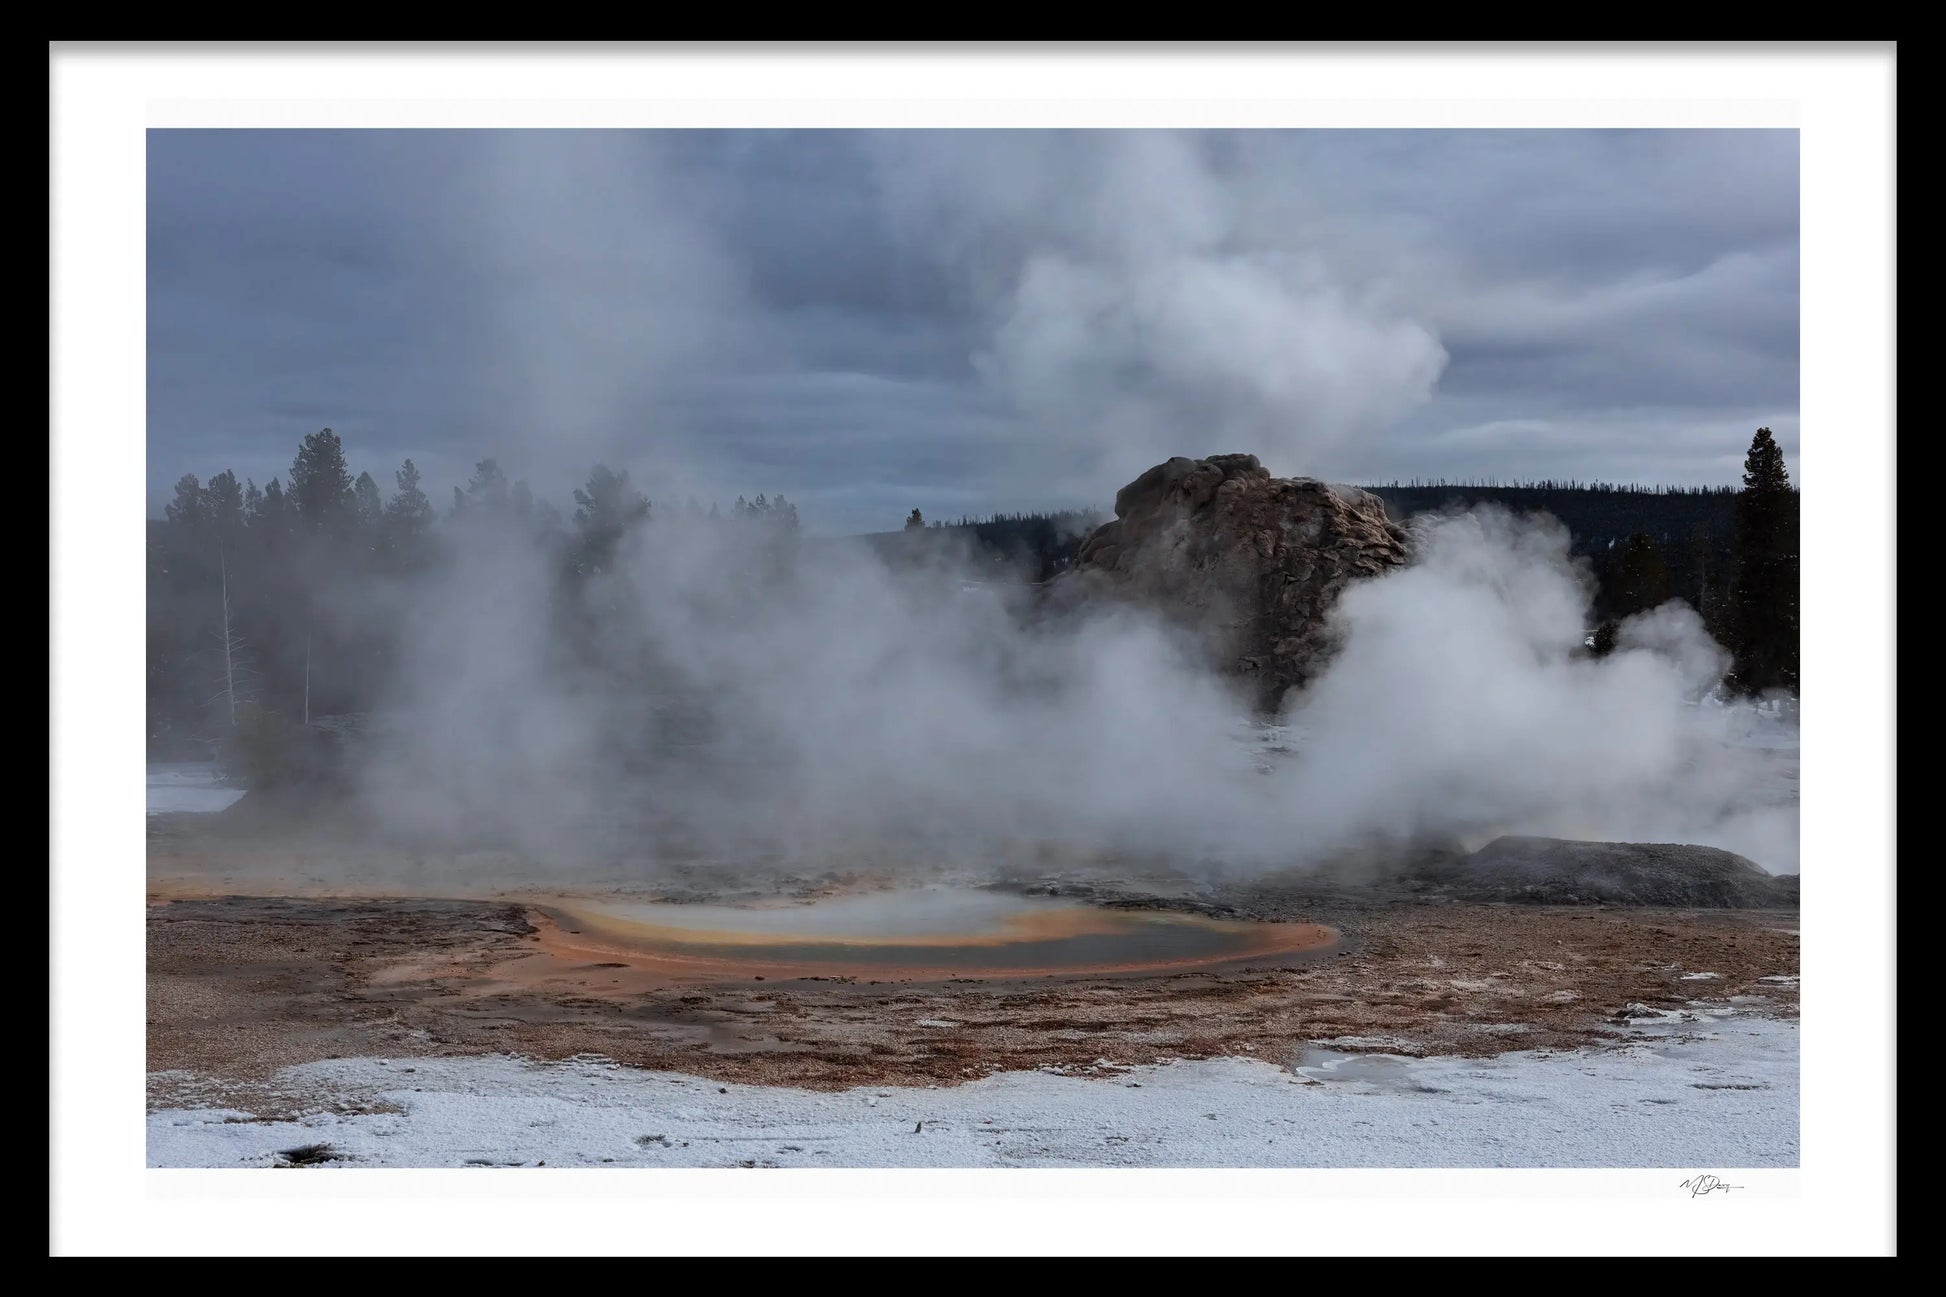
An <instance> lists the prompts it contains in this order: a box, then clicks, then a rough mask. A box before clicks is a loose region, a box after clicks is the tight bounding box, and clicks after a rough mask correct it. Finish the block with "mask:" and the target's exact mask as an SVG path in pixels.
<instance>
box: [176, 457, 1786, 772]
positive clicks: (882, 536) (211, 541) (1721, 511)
mask: <svg viewBox="0 0 1946 1297" xmlns="http://www.w3.org/2000/svg"><path fill="white" fill-rule="evenodd" d="M391 477H392V483H393V487H392V490H391V491H390V493H389V495H388V493H387V492H386V491H384V490H383V489H381V487H380V486H379V484H378V482H377V480H376V479H375V478H373V476H372V475H371V474H370V473H369V472H360V473H358V474H356V475H354V474H353V473H352V471H351V468H350V465H349V464H348V462H347V460H346V456H345V450H344V446H343V443H342V442H341V440H340V439H339V437H338V435H337V434H336V433H334V432H333V431H331V430H330V429H328V428H327V429H324V430H321V431H319V432H316V433H313V434H311V435H310V436H308V437H305V438H304V439H303V441H302V442H301V443H300V444H299V446H298V448H297V453H296V455H295V457H294V458H293V460H292V463H291V468H290V471H289V473H288V475H287V476H285V477H283V478H281V479H280V478H276V477H273V478H272V479H271V480H270V481H269V482H267V483H265V484H264V485H262V486H261V487H259V486H258V484H257V483H256V482H254V481H249V480H245V481H239V480H238V478H237V476H236V474H235V473H234V472H231V471H228V470H225V471H223V472H219V473H217V474H216V475H214V476H213V477H211V478H209V479H208V480H207V481H204V480H201V479H199V478H197V477H195V476H193V475H185V476H184V477H183V478H182V479H181V480H179V481H178V482H177V483H176V486H175V491H174V496H173V499H171V500H170V502H169V503H168V505H167V507H166V508H165V509H164V517H163V518H161V519H159V520H155V521H152V522H151V523H150V525H149V544H148V581H147V589H148V627H147V633H148V686H149V688H148V732H149V736H150V751H151V754H152V755H154V756H157V757H171V756H178V757H186V756H194V755H205V754H207V753H208V752H209V751H210V750H211V748H212V746H213V745H215V744H218V743H220V742H223V741H225V740H227V739H232V738H234V737H236V736H237V735H239V734H244V735H254V734H258V733H261V732H262V731H264V730H265V728H266V727H267V726H305V725H313V724H316V723H317V722H319V721H320V720H321V719H322V718H328V717H336V716H343V715H345V714H347V713H359V712H364V711H367V710H370V709H372V708H374V707H375V706H378V705H380V703H381V702H382V701H383V694H384V690H385V688H386V686H387V683H388V681H389V679H390V669H391V667H392V665H393V663H394V659H395V656H396V652H397V648H398V644H399V641H400V637H401V636H402V635H403V634H405V633H407V629H408V628H409V626H410V624H411V620H412V618H413V617H415V616H418V615H421V614H420V613H419V611H418V610H416V609H415V607H414V601H415V600H416V598H417V597H418V596H419V594H421V593H422V592H423V591H424V590H425V589H426V588H427V587H426V586H425V585H424V584H423V582H421V581H420V580H419V578H420V577H422V576H423V575H425V574H427V573H429V572H432V571H433V570H435V569H437V568H438V567H439V566H440V565H441V564H444V563H448V562H451V561H452V559H453V558H454V557H455V555H456V554H458V553H460V552H462V551H464V550H467V549H478V548H481V547H484V546H488V545H493V544H505V543H512V544H515V545H518V546H520V547H522V548H523V550H524V551H525V552H527V553H530V554H533V555H536V556H538V559H539V561H540V562H541V563H542V565H543V566H544V568H545V569H546V570H547V571H548V573H549V574H550V580H551V582H552V588H553V589H554V591H555V597H556V600H557V604H558V608H557V611H558V612H559V614H560V621H561V623H562V625H563V626H564V627H566V628H569V629H568V631H567V632H564V634H566V635H567V636H568V638H570V639H572V638H573V635H572V632H573V630H574V628H577V627H578V628H580V629H581V631H582V632H583V633H582V636H581V638H582V641H583V642H584V643H592V642H594V640H595V638H596V637H595V635H594V634H593V632H592V630H591V629H590V627H591V626H592V625H593V624H594V621H595V620H598V618H599V616H600V615H601V613H600V610H591V609H590V608H588V607H586V606H585V605H584V603H583V601H582V595H583V594H584V592H585V591H586V590H588V589H589V588H591V587H592V584H593V581H594V578H595V577H597V576H598V575H600V574H601V573H604V572H607V571H610V570H612V569H614V568H615V566H616V565H617V564H618V562H620V560H621V556H622V554H623V553H624V546H625V541H626V540H627V538H628V537H629V535H630V533H631V532H633V531H634V530H636V529H637V528H640V527H643V526H644V525H646V524H648V523H649V521H650V519H651V516H652V508H651V505H650V502H649V500H648V498H647V496H646V495H644V494H643V493H642V492H641V491H640V490H638V489H637V488H636V487H635V486H634V485H633V484H631V483H630V481H629V478H628V474H627V472H626V471H622V470H617V469H613V468H611V467H609V466H607V465H605V464H597V465H596V466H595V467H594V468H593V469H592V470H591V471H590V473H589V475H588V479H587V481H586V482H585V483H583V484H582V485H581V486H580V487H577V488H576V489H575V490H574V491H573V494H572V497H571V499H570V501H568V507H567V508H566V509H559V508H556V507H555V506H554V505H553V504H551V503H550V502H548V501H546V500H542V499H539V498H537V497H536V496H535V495H534V493H533V492H532V491H531V490H530V489H529V487H528V485H527V483H526V482H525V481H522V480H515V479H510V478H509V477H508V476H507V474H506V473H505V472H504V471H503V470H502V469H501V467H500V466H499V464H498V463H496V462H495V461H494V460H492V459H484V460H481V461H479V462H478V463H476V464H475V465H474V468H473V472H472V475H471V476H470V477H469V478H468V480H467V481H466V483H465V484H464V485H462V486H456V487H454V488H452V495H451V499H450V502H449V503H448V505H447V507H446V508H444V509H443V510H442V509H440V508H439V507H437V506H436V505H435V504H434V503H433V500H432V499H431V497H430V496H429V495H428V494H427V492H426V490H425V488H424V484H423V479H422V476H421V474H420V471H419V469H418V468H417V466H416V465H415V464H414V463H413V462H412V461H411V460H409V459H408V460H406V461H405V462H404V463H402V464H401V465H400V466H399V467H398V469H397V470H396V471H395V472H393V473H392V475H391ZM1370 489H1372V490H1374V492H1375V493H1376V494H1377V495H1379V496H1380V497H1381V498H1382V499H1384V500H1385V502H1386V505H1387V508H1388V509H1389V510H1390V511H1391V512H1392V513H1393V514H1394V516H1395V517H1399V518H1401V519H1404V518H1409V517H1410V516H1412V515H1413V514H1415V513H1421V512H1424V511H1427V510H1436V509H1441V508H1447V507H1451V506H1453V505H1462V506H1463V505H1472V504H1478V503H1484V502H1491V503H1495V504H1499V505H1502V506H1505V507H1507V508H1510V509H1513V510H1515V511H1544V512H1547V513H1550V514H1552V515H1554V516H1555V517H1556V518H1558V519H1559V520H1560V521H1561V522H1562V523H1563V524H1564V525H1565V526H1566V527H1567V528H1568V530H1569V533H1570V535H1571V537H1572V542H1571V543H1572V547H1573V552H1574V553H1575V555H1576V556H1577V557H1579V558H1581V559H1583V560H1585V561H1586V562H1587V564H1588V566H1589V569H1590V571H1591V573H1592V575H1593V577H1594V581H1595V611H1596V616H1597V618H1598V619H1599V624H1598V627H1597V629H1596V634H1595V638H1596V648H1597V651H1601V650H1602V649H1603V648H1605V647H1606V646H1607V645H1608V644H1612V642H1613V638H1614V630H1615V626H1616V624H1617V623H1619V621H1620V620H1622V619H1623V618H1625V617H1627V616H1629V615H1631V614H1632V613H1635V612H1640V611H1642V610H1644V609H1646V608H1651V607H1655V606H1657V605H1659V604H1661V603H1663V602H1665V601H1667V600H1668V599H1670V598H1679V599H1683V600H1685V601H1686V602H1688V603H1689V604H1690V605H1691V606H1692V607H1694V608H1696V609H1697V611H1698V612H1699V613H1701V614H1702V616H1703V618H1704V620H1705V622H1706V624H1707V625H1708V627H1709V629H1710V631H1711V633H1712V634H1713V635H1714V636H1715V637H1716V638H1717V639H1718V640H1719V642H1721V643H1723V644H1725V645H1726V646H1727V647H1729V648H1730V650H1731V651H1732V654H1733V656H1734V660H1735V665H1734V668H1733V672H1732V675H1731V678H1730V683H1731V684H1732V685H1734V686H1736V687H1738V688H1741V689H1744V690H1747V691H1750V692H1753V693H1754V692H1760V691H1763V690H1768V689H1780V688H1781V689H1789V690H1793V691H1794V690H1795V689H1796V687H1797V635H1798V627H1797V580H1798V569H1797V537H1798V496H1797V491H1796V490H1795V488H1793V487H1792V486H1791V484H1790V478H1789V474H1788V471H1787V469H1786V467H1785V464H1784V460H1783V453H1782V451H1781V449H1779V448H1778V446H1777V445H1776V442H1775V440H1774V438H1773V437H1772V436H1771V433H1770V431H1769V429H1759V430H1758V432H1757V434H1756V437H1755V438H1754V439H1753V441H1752V443H1751V446H1750V450H1749V454H1748V456H1747V458H1746V461H1745V470H1744V477H1743V485H1742V488H1741V489H1740V490H1738V489H1733V488H1634V487H1623V486H1617V485H1614V484H1607V483H1585V484H1584V483H1580V482H1562V481H1537V482H1525V483H1510V484H1504V485H1503V484H1497V483H1492V482H1469V483H1453V482H1408V483H1405V484H1400V483H1393V484H1391V485H1388V486H1379V487H1375V488H1370ZM654 516H656V517H666V518H672V519H677V520H686V521H689V522H693V523H698V524H701V525H706V526H723V527H730V528H736V529H737V534H738V535H750V536H757V537H762V538H764V540H763V543H764V544H765V545H771V544H773V543H774V542H783V541H788V542H789V543H790V544H791V545H792V547H793V549H796V548H799V546H798V544H797V541H796V537H797V535H798V517H797V509H796V506H795V505H793V504H792V503H791V502H790V501H788V500H787V499H785V498H784V497H783V496H782V495H766V494H760V495H757V496H754V497H751V498H745V497H738V498H737V500H736V501H735V502H734V503H733V504H732V505H731V507H730V509H729V510H728V511H720V510H719V509H718V507H717V506H716V505H715V504H711V505H709V506H708V507H707V508H704V507H703V506H701V505H700V504H699V503H698V502H696V501H695V500H693V499H691V500H687V501H684V502H682V503H680V504H675V505H672V506H669V507H667V508H666V509H663V510H662V511H660V512H656V513H655V514H654ZM1101 521H1103V515H1102V514H1100V513H1098V512H1096V511H1092V510H1065V511H1059V512H1053V513H995V514H992V515H989V516H988V517H986V518H982V519H973V518H966V517H962V518H960V519H958V520H956V521H953V522H943V521H932V522H929V521H927V520H926V519H925V518H924V517H923V515H922V514H921V513H920V511H919V510H917V509H914V510H912V511H911V513H910V514H909V515H908V516H907V518H906V519H905V526H904V527H903V528H902V529H900V530H898V531H891V532H884V533H878V534H875V535H870V536H866V537H863V538H861V540H862V543H865V544H867V545H869V546H871V547H872V548H873V549H874V550H876V552H878V553H879V554H880V555H881V556H882V557H884V558H886V559H887V560H888V561H891V562H894V563H909V562H913V561H922V562H931V561H934V560H937V561H938V562H939V563H940V564H942V565H949V566H951V567H952V568H953V570H954V571H956V572H961V573H964V572H967V571H969V570H970V571H971V572H973V573H974V574H985V575H987V576H989V577H990V578H991V579H997V580H1027V581H1046V580H1049V579H1051V578H1052V577H1054V576H1056V575H1058V574H1059V573H1060V572H1062V571H1064V570H1066V569H1067V567H1068V566H1069V565H1070V564H1071V563H1072V562H1073V559H1074V556H1075V554H1076V552H1077V551H1078V550H1079V548H1080V545H1081V542H1082V540H1083V539H1085V537H1086V536H1087V534H1088V533H1089V532H1090V531H1091V530H1092V529H1093V528H1094V527H1095V526H1096V525H1098V524H1099V523H1100V522H1101ZM822 543H825V544H831V543H845V544H855V543H860V542H859V541H844V542H835V541H834V542H822ZM814 552H815V551H812V553H814Z"/></svg>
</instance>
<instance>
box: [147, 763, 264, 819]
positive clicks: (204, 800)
mask: <svg viewBox="0 0 1946 1297" xmlns="http://www.w3.org/2000/svg"><path fill="white" fill-rule="evenodd" d="M242 796H243V789H241V788H232V787H229V786H228V785H226V784H225V783H224V782H223V777H222V776H221V775H219V774H218V773H217V772H216V767H215V766H214V765H212V764H210V763H207V762H201V761H162V762H155V763H152V764H151V765H150V766H149V803H148V805H149V809H148V813H149V814H150V815H163V814H181V813H184V812H197V813H208V812H211V811H220V810H225V809H227V808H228V807H230V806H233V805H235V804H236V802H237V801H238V799H240V798H241V797H242Z"/></svg>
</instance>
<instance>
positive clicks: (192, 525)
mask: <svg viewBox="0 0 1946 1297" xmlns="http://www.w3.org/2000/svg"><path fill="white" fill-rule="evenodd" d="M162 513H163V516H164V517H166V518H168V520H169V522H170V524H171V525H172V526H174V527H177V528H179V529H181V530H183V531H191V530H194V529H196V528H199V527H201V526H202V524H203V484H202V483H201V482H199V481H197V480H196V475H195V474H194V473H184V474H183V475H182V476H181V477H179V478H177V479H176V498H175V499H174V500H172V501H170V502H169V503H168V504H166V505H164V506H163V507H162Z"/></svg>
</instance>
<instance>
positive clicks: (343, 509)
mask: <svg viewBox="0 0 1946 1297" xmlns="http://www.w3.org/2000/svg"><path fill="white" fill-rule="evenodd" d="M290 501H291V508H292V509H293V510H294V511H295V512H296V514H297V517H298V520H299V521H300V522H302V523H303V524H304V526H305V528H306V529H308V530H310V531H324V530H327V529H330V528H333V527H335V526H337V525H339V524H341V523H342V522H343V521H344V520H345V519H346V517H347V516H348V515H349V514H350V512H351V506H352V488H351V470H350V469H349V468H347V467H346V466H345V448H344V444H343V443H342V442H340V441H339V440H338V434H337V433H335V432H333V431H331V429H329V428H325V429H322V430H320V431H318V432H314V433H312V434H311V435H310V436H308V437H306V438H305V439H304V440H303V441H302V442H300V443H299V444H298V447H297V458H296V459H294V460H292V461H291V486H290Z"/></svg>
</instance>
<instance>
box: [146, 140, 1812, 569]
mask: <svg viewBox="0 0 1946 1297" xmlns="http://www.w3.org/2000/svg"><path fill="white" fill-rule="evenodd" d="M1797 189H1798V157H1797V138H1796V134H1795V132H1790V131H1702V130H1680V131H1590V132H1583V131H1555V130H1510V131H1372V130H1360V131H1264V132H1136V131H1045V132H1040V131H1033V132H1023V131H689V132H685V131H572V132H553V131H309V130H307V131H234V130H228V131H152V132H150V135H149V246H148V253H149V272H148V310H149V441H148V450H149V472H148V481H149V496H150V498H149V507H150V510H151V512H152V513H159V511H160V508H161V504H162V502H163V500H165V499H166V498H167V497H168V494H169V492H170V488H171V485H172V484H173V483H174V481H175V479H176V478H177V477H179V476H181V475H182V474H183V473H195V474H197V475H198V476H201V477H205V478H206V477H208V476H209V475H210V474H212V473H214V472H218V471H220V470H222V469H224V468H234V469H235V470H236V471H237V473H238V474H239V476H248V477H252V478H255V479H256V480H257V481H258V482H259V483H262V482H264V481H267V480H268V479H269V478H270V477H271V476H273V475H281V474H284V473H287V472H288V469H289V464H290V459H291V455H292V453H293V451H294V450H295V448H296V444H297V441H298V439H299V438H300V437H302V436H303V435H304V434H306V433H309V432H314V431H316V430H317V429H318V428H321V427H327V426H328V427H331V428H334V429H336V430H337V431H338V432H339V433H340V434H341V435H342V436H343V437H344V439H345V442H346V446H347V449H348V451H349V454H350V457H351V459H352V464H353V468H354V471H356V470H358V469H369V470H370V471H371V472H372V475H373V476H374V477H375V478H377V479H378V481H379V482H380V484H381V486H383V487H384V488H385V489H386V490H387V492H388V493H389V491H390V489H391V486H392V472H393V470H395V469H396V468H397V466H398V464H399V462H400V461H401V460H403V459H405V458H407V457H410V458H412V459H413V460H415V461H416V462H417V463H418V465H419V467H420V468H421V470H422V471H423V472H424V474H425V476H426V479H427V485H428V487H429V488H430V489H432V490H433V491H434V493H435V496H436V498H444V496H445V495H446V494H447V493H448V490H449V488H450V487H451V486H452V485H453V484H456V483H458V482H461V481H463V480H464V479H465V477H466V475H467V474H468V473H469V472H470V470H471V467H472V464H473V462H474V461H475V460H478V459H481V458H484V457H487V456H493V457H495V458H497V459H498V460H499V461H500V462H501V464H502V465H503V466H505V467H506V468H507V469H508V471H509V473H510V475H512V476H517V477H519V476H524V477H526V478H527V479H528V480H529V481H530V482H531V484H532V486H533V488H534V490H535V492H536V494H537V495H540V496H543V497H546V498H550V499H553V500H555V501H556V503H557V504H561V505H565V504H566V503H567V497H568V492H569V490H570V489H571V487H572V486H573V484H574V483H575V482H576V481H578V480H580V479H582V478H585V476H586V473H587V470H588V468H589V467H590V466H591V465H592V464H594V463H596V462H598V461H606V462H609V463H611V464H616V465H626V466H627V467H628V468H629V469H630V470H631V473H632V476H633V477H634V478H635V479H636V480H638V481H640V482H641V483H642V484H643V485H644V487H645V488H646V489H647V491H648V492H649V494H650V496H651V498H653V499H662V500H668V499H672V498H681V497H684V496H694V497H695V498H697V499H698V500H700V501H703V502H708V501H709V500H711V499H716V500H719V501H721V502H722V503H724V504H725V505H727V503H728V502H729V500H731V499H732V498H734V497H735V496H736V495H738V494H748V495H754V494H756V493H757V492H759V491H762V492H767V493H772V494H775V493H779V492H781V493H783V494H785V495H787V496H788V497H790V498H791V499H792V500H794V501H796V502H797V503H798V506H799V511H800V513H801V515H802V517H803V519H804V521H805V523H806V525H807V526H808V527H810V528H812V529H814V530H817V531H820V532H856V531H872V530H884V529H888V528H892V527H896V526H897V525H898V524H899V523H900V521H901V520H902V519H903V518H904V516H905V513H906V512H907V511H908V510H909V509H911V508H913V507H915V506H916V507H919V508H921V509H923V510H924V511H925V513H926V514H927V515H928V516H929V517H939V516H957V515H959V514H961V513H970V514H981V513H987V512H991V511H994V510H1013V509H1035V508H1052V507H1061V506H1067V505H1080V504H1087V505H1106V504H1107V503H1108V501H1109V500H1111V499H1112V497H1113V494H1114V490H1115V488H1116V487H1117V486H1119V485H1120V484H1121V483H1123V482H1125V481H1127V480H1128V479H1130V478H1132V477H1133V476H1135V475H1136V474H1137V473H1139V472H1140V471H1142V470H1143V469H1144V468H1147V467H1148V466H1149V465H1150V464H1153V463H1155V462H1157V461H1158V460H1161V459H1165V458H1167V457H1168V456H1170V455H1174V454H1188V455H1201V454H1210V453H1213V452H1219V451H1229V450H1242V451H1251V452H1254V453H1256V454H1258V455H1259V456H1261V457H1262V458H1263V460H1264V462H1265V463H1266V464H1268V465H1269V466H1270V467H1271V468H1272V469H1273V470H1274V471H1276V472H1279V473H1282V474H1307V475H1312V476H1320V477H1329V478H1333V479H1336V480H1341V481H1355V482H1374V481H1390V480H1392V479H1394V478H1412V477H1421V478H1424V477H1440V476H1444V477H1476V476H1494V477H1498V478H1501V479H1508V478H1528V477H1539V476H1551V477H1578V478H1584V479H1587V478H1603V479H1611V480H1628V481H1645V482H1669V483H1692V482H1733V481H1735V480H1736V475H1737V473H1738V472H1739V471H1740V468H1741V461H1742V454H1743V450H1744V448H1745V447H1746V446H1747V444H1748V442H1749V439H1750V434H1751V432H1752V431H1753V430H1754V429H1755V428H1756V427H1758V426H1759V425H1768V426H1769V427H1770V428H1772V429H1773V430H1774V431H1775V432H1776V433H1777V434H1778V438H1779V440H1780V441H1781V442H1782V444H1783V446H1784V450H1785V454H1786V456H1787V457H1788V459H1789V461H1790V463H1791V465H1792V467H1793V469H1795V467H1796V459H1797V431H1798V427H1797V400H1798V347H1797V331H1798V204H1797Z"/></svg>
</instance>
